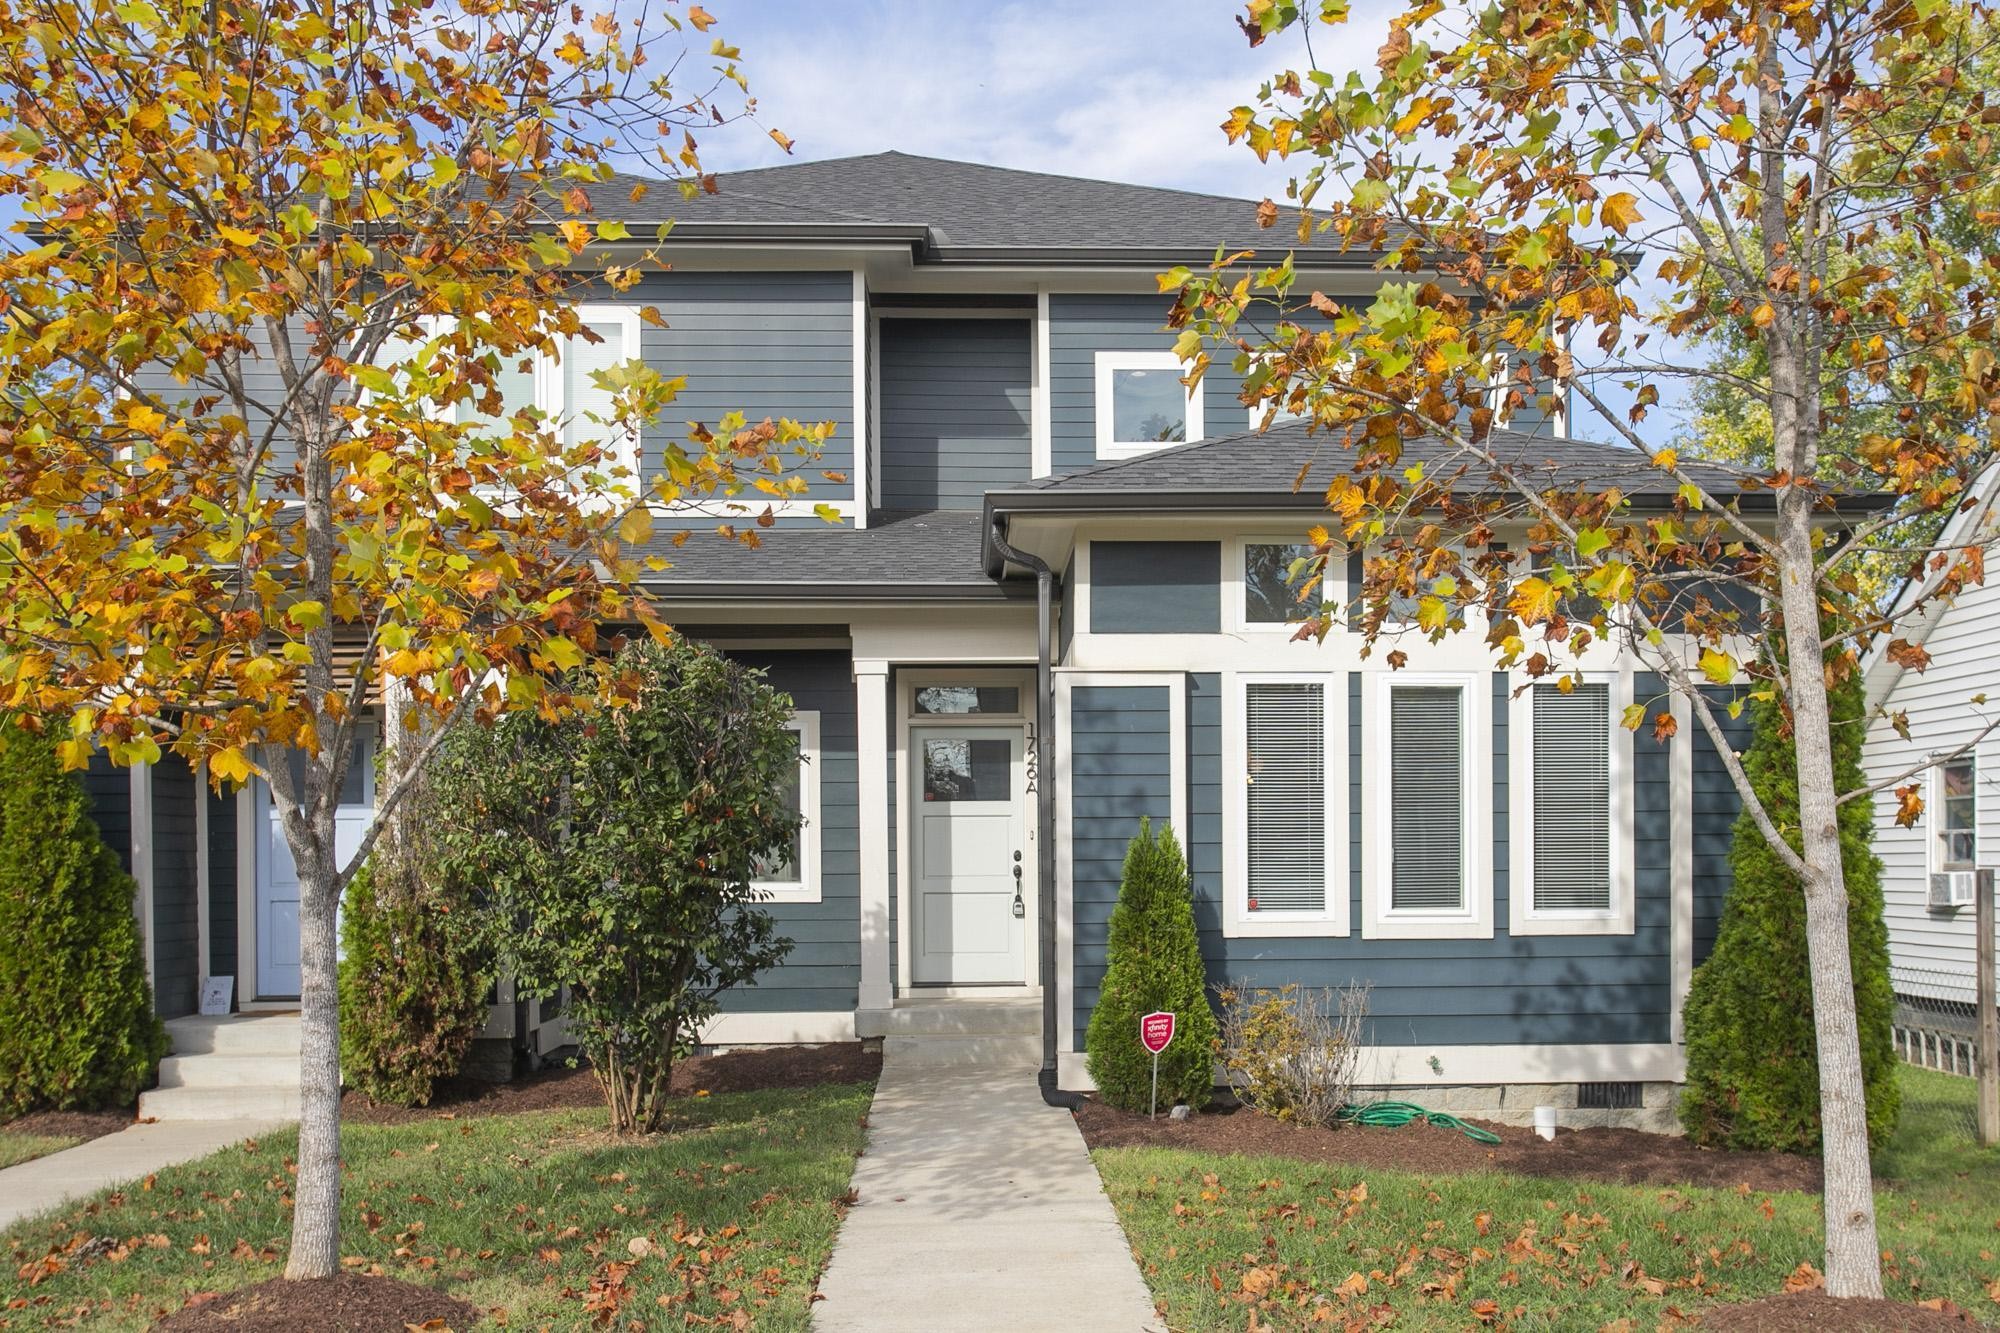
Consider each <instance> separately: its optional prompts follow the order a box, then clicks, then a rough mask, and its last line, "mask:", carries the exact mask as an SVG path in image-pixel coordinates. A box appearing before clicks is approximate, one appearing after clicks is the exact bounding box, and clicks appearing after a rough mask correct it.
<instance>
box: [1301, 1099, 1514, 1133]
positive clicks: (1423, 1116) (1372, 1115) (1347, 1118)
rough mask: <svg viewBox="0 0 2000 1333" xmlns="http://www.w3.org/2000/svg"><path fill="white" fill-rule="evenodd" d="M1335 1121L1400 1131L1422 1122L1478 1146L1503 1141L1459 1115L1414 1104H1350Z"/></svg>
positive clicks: (1338, 1113) (1337, 1114)
mask: <svg viewBox="0 0 2000 1333" xmlns="http://www.w3.org/2000/svg"><path fill="white" fill-rule="evenodd" d="M1334 1119H1336V1120H1338V1121H1340V1123H1342V1124H1343V1125H1375V1126H1377V1127H1379V1128H1382V1129H1401V1128H1402V1127H1403V1126H1404V1125H1408V1124H1411V1123H1413V1122H1415V1121H1418V1120H1421V1121H1423V1122H1424V1123H1426V1124H1430V1125H1436V1126H1438V1127H1439V1128H1440V1129H1455V1130H1458V1131H1459V1132H1460V1133H1462V1134H1464V1135H1465V1137H1467V1138H1468V1139H1471V1140H1472V1141H1473V1142H1475V1143H1498V1142H1500V1136H1499V1135H1498V1134H1495V1133H1494V1132H1493V1131H1492V1130H1489V1129H1481V1128H1480V1127H1479V1126H1477V1125H1468V1124H1466V1123H1465V1122H1464V1121H1463V1120H1460V1119H1459V1118H1458V1117H1457V1116H1455V1115H1446V1114H1445V1113H1444V1112H1443V1111H1426V1110H1425V1109H1424V1108H1423V1107H1421V1106H1418V1105H1417V1104H1416V1103H1415V1102H1369V1103H1368V1104H1367V1105H1366V1106H1357V1105H1356V1104H1355V1103H1353V1102H1349V1103H1348V1104H1347V1105H1345V1106H1343V1107H1341V1108H1340V1110H1339V1111H1338V1112H1336V1113H1335V1115H1334Z"/></svg>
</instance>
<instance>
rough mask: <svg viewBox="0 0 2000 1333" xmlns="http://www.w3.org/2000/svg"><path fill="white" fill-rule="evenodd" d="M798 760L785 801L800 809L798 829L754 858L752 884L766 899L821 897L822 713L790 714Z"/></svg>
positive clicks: (799, 900) (797, 900)
mask: <svg viewBox="0 0 2000 1333" xmlns="http://www.w3.org/2000/svg"><path fill="white" fill-rule="evenodd" d="M790 730H791V732H792V734H793V735H794V736H796V737H797V738H798V747H799V763H798V769H797V771H796V775H795V776H794V778H793V780H792V785H791V788H790V790H789V791H787V792H786V794H785V796H786V800H787V802H788V803H789V804H790V805H791V807H792V808H793V809H794V810H797V811H798V812H799V827H798V831H797V832H796V833H794V834H793V835H792V837H791V838H790V839H789V840H788V841H787V842H786V843H785V844H784V845H782V846H779V847H774V848H772V849H771V850H770V851H768V852H765V853H762V854H761V855H758V856H755V857H752V858H751V862H750V865H751V870H750V875H751V879H750V887H751V888H753V889H755V890H756V891H757V892H758V893H759V894H760V895H762V896H763V897H764V898H765V899H766V900H768V901H776V902H788V903H816V902H818V901H819V900H820V854H819V853H820V836H819V831H820V805H819V762H820V748H819V714H818V713H817V712H811V711H800V712H797V713H794V714H792V722H791V727H790Z"/></svg>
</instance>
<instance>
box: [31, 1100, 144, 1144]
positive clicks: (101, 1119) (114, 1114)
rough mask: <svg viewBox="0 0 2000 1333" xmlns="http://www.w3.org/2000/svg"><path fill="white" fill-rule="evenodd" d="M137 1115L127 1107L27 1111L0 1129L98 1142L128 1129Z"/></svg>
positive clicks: (134, 1109) (55, 1137)
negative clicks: (101, 1109)
mask: <svg viewBox="0 0 2000 1333" xmlns="http://www.w3.org/2000/svg"><path fill="white" fill-rule="evenodd" d="M137 1116H138V1111H137V1109H136V1108H134V1107H130V1106H128V1107H125V1108H124V1109H123V1110H118V1111H30V1112H28V1114H26V1115H24V1116H21V1117H20V1118H19V1119H15V1120H9V1121H8V1122H7V1123H6V1124H4V1125H0V1130H5V1131H7V1132H8V1133H9V1134H40V1135H43V1136H45V1137H47V1138H52V1139H101V1138H103V1137H104V1136H105V1135H106V1134H116V1133H117V1132H118V1131H119V1130H121V1129H129V1128H130V1127H131V1126H132V1125H133V1123H134V1122H135V1119H136V1117H137Z"/></svg>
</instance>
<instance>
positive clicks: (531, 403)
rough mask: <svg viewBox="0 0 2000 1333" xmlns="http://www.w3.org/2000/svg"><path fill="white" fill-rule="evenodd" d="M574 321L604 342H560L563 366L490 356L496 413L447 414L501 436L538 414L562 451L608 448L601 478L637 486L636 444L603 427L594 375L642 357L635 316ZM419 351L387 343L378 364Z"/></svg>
mask: <svg viewBox="0 0 2000 1333" xmlns="http://www.w3.org/2000/svg"><path fill="white" fill-rule="evenodd" d="M576 313H577V318H578V320H579V321H580V322H581V323H582V325H583V326H584V328H586V329H588V330H590V331H591V332H592V333H594V334H596V335H597V337H598V338H599V339H600V340H601V341H598V342H592V341H590V340H589V338H587V337H585V336H583V335H581V334H578V335H575V336H572V337H569V338H565V339H564V340H563V345H562V355H561V356H560V358H557V357H551V356H544V355H542V354H540V353H532V352H531V353H525V354H521V355H514V356H502V355H500V354H498V353H494V354H492V355H493V360H494V363H495V364H494V365H493V366H492V367H490V368H489V369H490V373H491V375H492V380H493V385H494V387H495V388H496V389H497V390H498V391H499V394H500V404H499V408H498V410H497V412H493V413H488V412H483V411H481V410H480V408H479V406H478V405H477V404H476V403H474V402H472V401H470V400H464V401H460V402H459V403H457V404H455V405H454V407H453V408H452V409H451V411H452V413H453V414H454V419H455V420H458V421H460V422H464V423H466V424H469V425H474V426H477V427H480V428H483V429H484V430H486V431H488V432H498V431H500V430H503V429H504V425H503V423H504V422H506V421H507V420H510V419H511V418H513V417H514V416H516V415H518V414H519V413H521V412H522V411H525V410H529V409H532V410H534V411H537V412H539V413H540V414H541V415H542V416H543V417H544V418H545V419H547V420H548V421H551V422H553V423H555V424H556V426H557V427H558V428H559V429H560V431H561V433H562V440H563V443H564V445H565V446H570V447H574V446H576V445H578V444H582V443H585V442H587V441H592V440H604V441H606V442H607V443H608V445H609V448H608V449H607V453H608V455H609V456H608V457H607V458H606V460H605V462H604V465H603V467H604V470H607V471H609V470H611V469H614V468H615V469H619V470H622V471H623V472H625V473H626V474H627V481H626V484H627V485H628V486H636V481H635V480H633V478H634V477H635V476H636V473H637V471H638V466H639V443H638V440H637V439H636V438H635V437H634V436H633V435H632V432H630V431H629V430H622V429H620V428H618V427H616V426H615V425H611V424H607V423H608V422H609V421H610V418H611V416H612V410H613V408H612V402H613V397H614V395H613V394H612V393H611V392H610V391H608V390H606V389H604V388H603V387H602V386H600V385H599V384H598V383H597V380H596V375H597V373H598V372H600V371H606V370H610V369H611V368H613V367H614V366H619V365H623V364H624V363H625V362H627V361H635V360H638V359H640V358H641V357H642V355H643V352H642V350H641V347H640V334H639V311H638V309H637V307H634V306H623V305H581V306H578V307H577V310H576ZM444 327H446V325H445V323H444V321H443V320H442V319H436V320H430V321H427V322H426V331H427V332H428V333H429V334H430V336H433V337H434V336H436V333H437V332H438V331H439V330H440V329H442V328H444ZM417 350H418V344H416V343H413V342H412V341H410V340H409V339H406V338H402V337H391V338H389V339H388V340H386V341H385V342H384V343H383V345H382V350H381V351H380V352H379V353H378V354H377V361H378V364H380V365H382V366H383V367H385V368H394V367H396V366H398V365H400V364H401V363H403V362H404V361H407V360H408V359H409V358H411V357H412V356H414V355H416V353H417Z"/></svg>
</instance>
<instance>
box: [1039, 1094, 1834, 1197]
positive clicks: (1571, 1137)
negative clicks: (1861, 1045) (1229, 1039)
mask: <svg viewBox="0 0 2000 1333" xmlns="http://www.w3.org/2000/svg"><path fill="white" fill-rule="evenodd" d="M1475 1123H1478V1124H1479V1125H1480V1127H1481V1128H1484V1129H1489V1130H1492V1131H1493V1132H1494V1133H1495V1134H1498V1135H1499V1136H1500V1142H1499V1144H1498V1145H1497V1146H1496V1145H1493V1144H1485V1143H1476V1142H1474V1141H1473V1140H1472V1139H1469V1138H1467V1137H1466V1136H1465V1135H1464V1134H1462V1133H1460V1132H1459V1131H1458V1130H1456V1129H1446V1128H1443V1127H1440V1126H1434V1125H1426V1124H1412V1125H1408V1126H1405V1127H1403V1128H1401V1129H1381V1128H1375V1127H1371V1126H1366V1125H1348V1126H1343V1127H1341V1128H1339V1129H1315V1128H1312V1127H1310V1126H1305V1125H1294V1124H1288V1123H1286V1122H1284V1121H1281V1120H1274V1119H1272V1118H1271V1117H1270V1116H1267V1115H1262V1114H1260V1113H1258V1112H1256V1111H1253V1110H1250V1109H1249V1108H1247V1107H1243V1108H1237V1109H1233V1110H1228V1109H1225V1110H1218V1111H1209V1112H1204V1113H1203V1114H1201V1115H1197V1116H1193V1117H1191V1118H1189V1119H1187V1120H1169V1119H1168V1118H1167V1117H1166V1116H1165V1115H1162V1116H1161V1117H1160V1118H1159V1119H1158V1120H1148V1119H1147V1118H1146V1117H1145V1116H1144V1115H1133V1114H1130V1113H1128V1112H1125V1111H1119V1110H1116V1109H1114V1108H1112V1107H1109V1106H1105V1105H1104V1104H1102V1103H1101V1102H1098V1101H1096V1100H1095V1099H1093V1100H1091V1101H1088V1102H1086V1103H1085V1104H1084V1106H1083V1108H1082V1109H1081V1110H1079V1111H1078V1112H1077V1124H1078V1125H1079V1127H1080V1128H1081V1129H1082V1130H1083V1136H1084V1138H1085V1140H1086V1141H1088V1142H1089V1144H1090V1146H1091V1147H1092V1148H1135V1147H1148V1148H1184V1149H1187V1150H1188V1151H1191V1152H1205V1153H1238V1154H1244V1155H1256V1154H1268V1155H1271V1156H1275V1157H1294V1158H1298V1159H1300V1160H1301V1161H1308V1162H1329V1163H1338V1164H1344V1165H1351V1166H1359V1167H1384V1168H1389V1169H1392V1170H1398V1171H1415V1172H1419V1173H1431V1174H1436V1173H1445V1174H1452V1175H1459V1174H1463V1173H1466V1172H1470V1171H1508V1172H1513V1173H1515V1174H1518V1175H1528V1176H1566V1177H1574V1178H1577V1179H1582V1180H1603V1181H1610V1182H1613V1183H1616V1184H1623V1185H1706V1186H1711V1187H1715V1188H1721V1189H1734V1188H1739V1187H1741V1188H1747V1189H1751V1190H1757V1191H1762V1192H1769V1191H1771V1190H1818V1189H1819V1184H1820V1174H1819V1163H1818V1162H1816V1161H1811V1160H1809V1159H1806V1158H1800V1157H1794V1156H1791V1155H1790V1154H1787V1153H1763V1152H1725V1151H1718V1150H1715V1149H1710V1148H1698V1147H1696V1146H1695V1145H1694V1144H1692V1143H1689V1142H1688V1141H1687V1140H1686V1139H1684V1138H1680V1137H1678V1136H1675V1135H1669V1134H1649V1133H1646V1132H1645V1131H1643V1130H1636V1129H1576V1130H1560V1131H1558V1132H1557V1134H1556V1137H1555V1140H1554V1141H1553V1142H1544V1141H1543V1140H1542V1139H1540V1138H1537V1137H1536V1136H1535V1133H1534V1131H1533V1130H1529V1129H1523V1128H1519V1127H1517V1126H1513V1125H1496V1124H1492V1123H1489V1122H1486V1121H1478V1122H1475Z"/></svg>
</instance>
